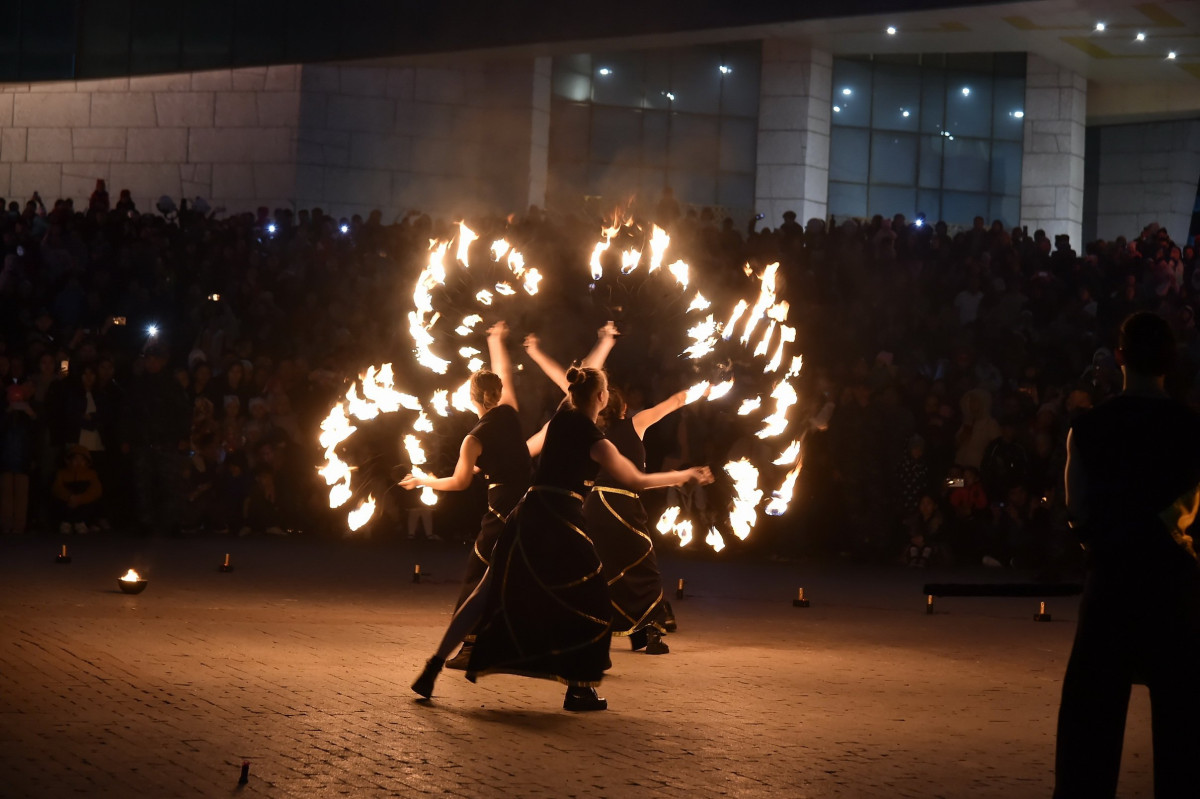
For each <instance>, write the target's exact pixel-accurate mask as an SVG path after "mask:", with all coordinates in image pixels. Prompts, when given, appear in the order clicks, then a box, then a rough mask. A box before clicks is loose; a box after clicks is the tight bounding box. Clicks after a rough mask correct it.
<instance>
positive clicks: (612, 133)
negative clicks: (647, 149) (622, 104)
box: [590, 106, 642, 165]
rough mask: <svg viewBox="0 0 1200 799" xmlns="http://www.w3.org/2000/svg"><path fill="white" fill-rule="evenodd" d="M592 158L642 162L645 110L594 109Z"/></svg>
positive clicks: (606, 161)
mask: <svg viewBox="0 0 1200 799" xmlns="http://www.w3.org/2000/svg"><path fill="white" fill-rule="evenodd" d="M590 147H591V158H592V160H593V161H597V162H600V163H610V164H621V165H630V164H637V163H639V162H640V161H641V150H642V112H641V111H639V110H637V109H635V108H604V107H602V106H596V107H595V108H593V109H592V139H591V145H590Z"/></svg>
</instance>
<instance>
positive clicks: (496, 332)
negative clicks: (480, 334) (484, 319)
mask: <svg viewBox="0 0 1200 799" xmlns="http://www.w3.org/2000/svg"><path fill="white" fill-rule="evenodd" d="M487 333H488V338H498V339H500V340H502V341H503V340H504V339H506V338H508V322H505V321H504V320H503V319H501V320H500V321H499V322H497V323H496V324H494V325H492V326H491V327H489V328H488V331H487Z"/></svg>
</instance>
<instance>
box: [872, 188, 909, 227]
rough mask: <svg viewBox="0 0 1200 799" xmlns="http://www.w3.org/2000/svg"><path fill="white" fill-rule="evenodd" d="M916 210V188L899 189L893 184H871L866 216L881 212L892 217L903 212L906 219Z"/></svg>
mask: <svg viewBox="0 0 1200 799" xmlns="http://www.w3.org/2000/svg"><path fill="white" fill-rule="evenodd" d="M916 212H917V190H916V189H901V188H897V187H895V186H871V187H870V190H869V192H868V200H867V216H874V215H875V214H881V215H882V216H885V217H892V216H895V215H896V214H904V217H905V218H906V219H912V218H914V217H915V216H916Z"/></svg>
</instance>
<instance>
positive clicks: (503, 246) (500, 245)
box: [491, 239, 512, 261]
mask: <svg viewBox="0 0 1200 799" xmlns="http://www.w3.org/2000/svg"><path fill="white" fill-rule="evenodd" d="M491 249H492V258H494V259H495V260H497V261H499V260H500V259H501V258H503V257H504V254H505V253H506V252H508V251H509V250H510V249H512V245H511V244H509V243H508V242H507V241H505V240H504V239H497V240H496V241H493V242H492V247H491Z"/></svg>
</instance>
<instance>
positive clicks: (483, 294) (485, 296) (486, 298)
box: [475, 289, 492, 305]
mask: <svg viewBox="0 0 1200 799" xmlns="http://www.w3.org/2000/svg"><path fill="white" fill-rule="evenodd" d="M475 301H476V302H478V303H479V304H480V305H491V304H492V292H490V291H488V290H487V289H480V290H479V293H478V294H476V295H475Z"/></svg>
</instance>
